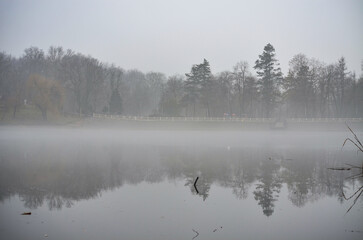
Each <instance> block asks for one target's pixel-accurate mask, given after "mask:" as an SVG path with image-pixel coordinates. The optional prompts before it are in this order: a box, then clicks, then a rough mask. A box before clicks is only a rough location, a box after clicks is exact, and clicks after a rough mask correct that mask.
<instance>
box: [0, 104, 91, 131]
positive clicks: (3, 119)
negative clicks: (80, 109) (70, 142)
mask: <svg viewBox="0 0 363 240" xmlns="http://www.w3.org/2000/svg"><path fill="white" fill-rule="evenodd" d="M0 124H1V125H55V126H62V125H69V126H82V125H83V124H84V119H82V118H79V117H76V116H69V115H68V116H67V115H63V114H55V113H52V112H48V113H47V120H44V119H43V117H42V113H41V111H40V110H39V109H38V108H37V107H35V106H34V105H23V106H20V107H19V108H18V109H17V111H16V114H15V117H14V116H13V109H9V110H8V111H6V110H5V109H4V108H1V109H0Z"/></svg>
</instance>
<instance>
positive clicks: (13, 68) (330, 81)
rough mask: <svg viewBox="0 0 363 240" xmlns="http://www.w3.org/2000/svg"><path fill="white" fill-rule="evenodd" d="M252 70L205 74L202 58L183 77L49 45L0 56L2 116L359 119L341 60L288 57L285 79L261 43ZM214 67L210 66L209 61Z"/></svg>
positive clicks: (358, 92)
mask: <svg viewBox="0 0 363 240" xmlns="http://www.w3.org/2000/svg"><path fill="white" fill-rule="evenodd" d="M256 56H257V57H256V61H255V64H254V66H253V69H254V70H255V71H256V72H255V74H256V75H255V74H254V72H252V71H251V70H250V68H249V64H248V63H247V62H245V61H241V62H238V63H236V65H235V66H234V67H233V68H232V69H233V70H232V71H223V72H221V73H217V74H212V71H211V65H210V63H209V61H208V60H206V59H203V61H202V62H201V63H194V64H192V63H191V69H190V71H187V70H186V72H187V73H185V75H184V76H183V75H174V76H170V77H166V76H165V75H164V74H163V73H158V72H149V73H146V74H145V73H143V72H141V71H139V70H124V69H122V68H120V67H116V66H114V65H109V64H107V63H103V62H101V61H99V60H98V59H95V58H93V57H91V56H86V55H84V54H81V53H76V52H74V51H72V50H64V49H63V48H62V47H50V48H49V49H48V52H46V53H45V52H44V51H43V50H42V49H39V48H37V47H30V48H27V49H25V50H24V54H23V55H22V56H21V57H19V58H14V57H12V56H11V55H9V54H7V53H3V52H2V53H0V97H1V98H0V101H1V105H0V106H1V111H2V113H3V114H2V117H4V116H5V115H6V114H11V115H12V117H13V118H16V113H17V110H18V109H19V108H21V107H22V106H23V105H24V104H31V105H34V106H36V107H37V108H38V109H39V111H41V113H42V116H43V118H44V119H47V112H49V111H50V112H52V113H77V114H85V115H90V114H92V113H107V114H122V115H136V116H195V117H234V116H235V117H252V118H255V117H275V118H276V117H293V118H301V117H303V118H313V117H363V76H360V77H359V79H357V78H356V76H355V74H354V73H351V72H349V71H348V69H347V66H346V61H345V58H344V57H341V58H340V59H338V60H337V62H336V63H331V64H324V63H322V62H321V61H319V60H316V59H313V58H308V57H307V56H305V55H304V54H297V55H295V56H294V57H293V58H292V59H291V61H290V62H289V69H288V73H287V74H286V76H285V77H284V76H283V75H282V72H281V69H280V68H279V63H278V58H277V56H278V55H277V54H276V53H275V49H274V47H273V46H272V45H271V44H267V45H266V46H265V47H264V49H263V52H262V54H260V55H256ZM212 65H213V64H212Z"/></svg>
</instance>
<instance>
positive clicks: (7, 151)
mask: <svg viewBox="0 0 363 240" xmlns="http://www.w3.org/2000/svg"><path fill="white" fill-rule="evenodd" d="M22 146H26V147H22ZM333 154H334V155H335V156H336V157H334V158H332V155H333ZM339 154H340V155H341V156H340V155H339ZM343 155H344V156H343ZM269 156H275V157H274V158H269ZM340 157H341V159H344V161H345V162H350V163H352V164H354V163H355V162H359V159H358V158H357V156H356V154H355V152H353V151H352V152H347V151H346V152H344V153H343V152H340V153H339V152H335V153H331V152H327V151H325V150H306V149H305V150H300V149H288V150H286V149H284V150H276V149H266V150H261V149H257V148H239V149H237V148H234V149H232V150H230V151H227V150H226V149H224V148H207V147H206V148H198V149H196V148H195V147H185V146H184V147H176V146H174V147H170V146H169V147H160V146H158V147H156V146H154V147H152V146H144V147H142V149H140V146H131V145H130V146H116V145H107V146H103V145H96V144H95V145H91V146H89V145H80V144H78V145H77V144H64V146H62V148H60V147H59V146H58V145H57V144H54V145H51V144H49V143H48V144H47V146H46V147H44V145H41V144H38V145H37V144H34V145H32V146H29V143H28V145H21V144H20V145H17V146H15V147H13V145H11V144H10V145H9V146H4V145H2V146H0V158H1V161H0V180H1V181H0V201H4V200H5V199H7V198H9V197H11V196H13V195H19V196H20V198H21V200H22V201H23V202H24V205H25V207H27V208H31V209H34V208H37V207H39V206H42V205H43V204H44V203H46V204H47V205H48V207H49V209H50V210H52V209H61V208H62V207H71V206H72V205H73V204H74V202H75V201H79V200H82V199H90V198H96V197H99V196H100V195H101V193H102V191H107V190H112V189H115V188H119V187H121V186H123V185H124V184H138V183H141V182H144V181H145V182H149V183H158V182H162V181H166V180H173V181H182V182H184V183H185V186H187V187H189V189H190V191H191V193H192V194H195V195H198V196H200V197H201V198H202V199H203V200H204V201H206V200H207V199H208V196H209V194H210V189H211V187H212V186H213V185H214V184H216V185H219V186H222V187H224V188H229V189H231V191H232V193H233V194H234V195H235V196H236V198H238V199H241V200H243V199H246V198H247V197H248V194H249V192H250V191H251V192H252V193H253V196H254V199H255V200H256V201H257V204H258V205H260V206H261V208H262V211H263V214H265V215H266V216H271V215H272V214H273V212H274V207H275V202H276V201H278V198H279V193H280V189H281V188H282V186H283V185H285V186H286V187H287V190H288V196H287V197H288V199H289V200H290V201H291V202H292V203H293V204H294V205H295V206H297V207H303V206H304V205H305V204H306V203H307V202H308V201H315V200H317V199H319V198H321V197H324V196H335V197H337V198H338V199H339V200H340V201H342V196H341V189H342V188H343V187H344V186H345V185H346V184H348V183H349V182H348V181H351V182H352V181H362V180H361V179H346V177H348V176H347V173H345V172H344V171H336V172H329V171H328V170H327V167H331V166H332V162H331V159H339V158H340ZM286 158H289V160H286ZM291 159H292V160H291ZM333 164H335V165H338V164H340V163H337V162H336V161H335V162H334V163H333ZM349 174H351V173H349ZM198 176H199V180H198V184H197V186H198V191H199V194H197V192H196V191H195V188H194V186H193V184H194V181H195V179H196V177H198ZM360 184H362V183H360Z"/></svg>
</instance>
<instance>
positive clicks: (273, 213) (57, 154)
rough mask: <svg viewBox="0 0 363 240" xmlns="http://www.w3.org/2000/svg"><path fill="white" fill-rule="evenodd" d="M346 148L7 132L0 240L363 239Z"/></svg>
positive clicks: (214, 135) (300, 135) (188, 136)
mask: <svg viewBox="0 0 363 240" xmlns="http://www.w3.org/2000/svg"><path fill="white" fill-rule="evenodd" d="M358 135H359V136H360V138H361V139H362V138H363V137H362V133H358ZM346 137H350V133H349V132H348V131H347V132H321V133H319V132H285V131H282V132H279V131H269V132H231V131H229V132H221V131H217V132H198V131H190V132H181V131H174V132H173V131H159V132H158V131H120V130H111V129H107V130H98V129H93V130H85V129H51V128H29V127H17V128H15V127H1V128H0V239H42V238H47V239H193V238H194V239H196V240H201V239H363V201H362V198H363V197H361V199H360V200H359V201H358V202H357V204H356V205H355V206H354V207H353V209H352V210H351V211H350V212H349V213H347V214H346V211H347V209H348V208H349V207H350V206H351V204H352V203H353V202H352V201H346V200H344V199H343V197H342V194H341V192H342V189H343V190H344V191H345V193H346V194H347V195H349V194H350V193H353V192H354V189H358V188H359V187H360V186H361V185H362V184H363V181H362V179H361V178H360V179H359V178H358V179H350V178H349V176H351V175H354V174H356V172H354V171H333V170H329V169H327V168H328V167H345V166H346V165H344V164H345V163H349V164H356V165H360V164H362V159H363V154H360V153H358V154H357V151H356V149H355V148H353V147H352V146H350V145H349V146H346V147H344V148H343V149H342V150H341V145H342V142H343V140H344V139H345V138H346ZM196 177H199V180H198V181H197V185H196V186H197V188H195V187H194V182H195V179H196ZM23 212H31V213H32V214H31V215H30V216H22V215H21V213H23ZM197 233H198V234H199V235H198V234H197Z"/></svg>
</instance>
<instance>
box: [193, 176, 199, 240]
mask: <svg viewBox="0 0 363 240" xmlns="http://www.w3.org/2000/svg"><path fill="white" fill-rule="evenodd" d="M197 179H198V178H197ZM192 230H193V232H195V233H196V234H197V235H195V236H194V237H193V238H192V239H194V238H196V237H198V236H199V232H197V231H195V230H194V229H192Z"/></svg>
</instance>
